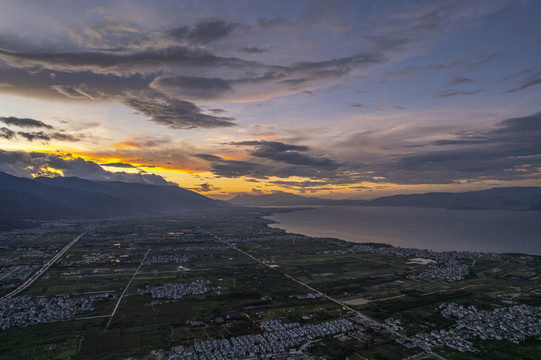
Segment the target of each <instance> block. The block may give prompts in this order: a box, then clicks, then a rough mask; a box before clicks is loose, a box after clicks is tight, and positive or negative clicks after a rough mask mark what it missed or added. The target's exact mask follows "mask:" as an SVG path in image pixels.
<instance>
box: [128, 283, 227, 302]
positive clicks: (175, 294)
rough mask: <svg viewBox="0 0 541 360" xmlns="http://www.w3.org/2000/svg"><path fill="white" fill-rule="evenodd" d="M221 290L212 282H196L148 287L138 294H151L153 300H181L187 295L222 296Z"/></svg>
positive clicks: (140, 290)
mask: <svg viewBox="0 0 541 360" xmlns="http://www.w3.org/2000/svg"><path fill="white" fill-rule="evenodd" d="M220 288H221V287H212V286H210V280H195V281H194V282H191V283H188V284H164V285H160V286H150V285H146V286H145V287H144V288H139V289H137V294H139V295H146V294H151V295H152V298H153V299H169V300H179V299H182V298H183V297H185V296H186V295H197V294H205V293H208V292H213V293H215V294H217V295H221V291H220Z"/></svg>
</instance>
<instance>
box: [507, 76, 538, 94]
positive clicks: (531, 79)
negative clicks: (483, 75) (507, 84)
mask: <svg viewBox="0 0 541 360" xmlns="http://www.w3.org/2000/svg"><path fill="white" fill-rule="evenodd" d="M540 84H541V72H537V73H534V74H531V75H529V76H527V77H526V78H525V79H524V80H522V82H521V84H520V86H518V87H516V88H513V89H510V90H507V92H508V93H511V92H515V91H520V90H524V89H527V88H529V87H531V86H535V85H540Z"/></svg>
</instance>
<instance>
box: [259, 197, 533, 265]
mask: <svg viewBox="0 0 541 360" xmlns="http://www.w3.org/2000/svg"><path fill="white" fill-rule="evenodd" d="M267 218H269V219H272V220H274V221H276V222H277V223H275V224H271V225H270V226H273V227H278V228H281V229H284V230H286V231H288V232H290V233H298V234H305V235H308V236H314V237H332V238H339V239H342V240H346V241H351V242H356V243H363V242H374V243H386V244H390V245H393V246H400V247H407V248H418V249H431V250H434V251H452V250H460V251H485V252H499V253H503V252H514V253H527V254H535V255H541V212H535V211H504V210H447V209H437V208H413V207H371V206H322V207H315V208H311V209H304V210H296V211H292V212H285V213H275V214H272V215H271V216H268V217H267Z"/></svg>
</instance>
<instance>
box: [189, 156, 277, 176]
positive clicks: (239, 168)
mask: <svg viewBox="0 0 541 360" xmlns="http://www.w3.org/2000/svg"><path fill="white" fill-rule="evenodd" d="M194 157H197V158H199V159H203V160H206V161H208V162H210V163H211V167H212V172H213V173H214V174H215V175H218V176H223V177H230V178H235V177H240V176H251V177H255V178H266V177H267V176H269V172H268V171H269V170H270V168H269V167H266V166H264V165H262V164H258V163H254V162H249V161H238V160H226V159H223V158H221V157H219V156H216V155H210V154H197V155H194Z"/></svg>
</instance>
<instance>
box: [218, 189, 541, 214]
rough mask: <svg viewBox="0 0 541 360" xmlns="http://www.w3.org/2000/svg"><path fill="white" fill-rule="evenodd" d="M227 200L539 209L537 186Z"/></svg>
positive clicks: (258, 203) (266, 203) (279, 195)
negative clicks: (363, 196) (352, 196)
mask: <svg viewBox="0 0 541 360" xmlns="http://www.w3.org/2000/svg"><path fill="white" fill-rule="evenodd" d="M228 202H230V203H232V204H235V205H243V206H293V205H305V206H306V205H329V206H332V205H365V206H411V207H428V208H446V209H458V210H466V209H471V210H474V209H476V210H489V209H516V210H541V188H539V187H506V188H492V189H488V190H480V191H468V192H462V193H447V192H432V193H425V194H409V195H393V196H383V197H379V198H376V199H373V200H332V199H321V198H316V197H305V196H300V195H295V194H290V193H285V192H277V193H274V194H265V195H250V194H245V195H238V196H235V197H234V198H232V199H231V200H229V201H228Z"/></svg>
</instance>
